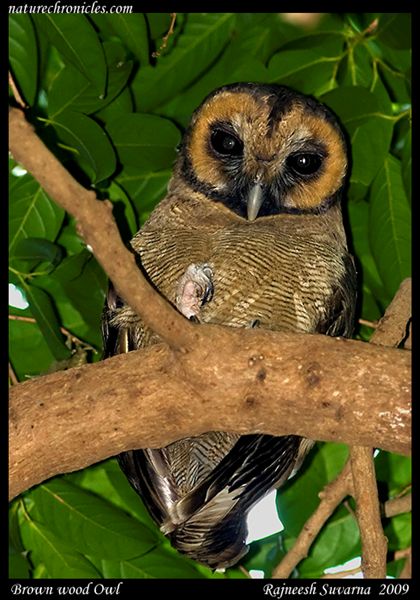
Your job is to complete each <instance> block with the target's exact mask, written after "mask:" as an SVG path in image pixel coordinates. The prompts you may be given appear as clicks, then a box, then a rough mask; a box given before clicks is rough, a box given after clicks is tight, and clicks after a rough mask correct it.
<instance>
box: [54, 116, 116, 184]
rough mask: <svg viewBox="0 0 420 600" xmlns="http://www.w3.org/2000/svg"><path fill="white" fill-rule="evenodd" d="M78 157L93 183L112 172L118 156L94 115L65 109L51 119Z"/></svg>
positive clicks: (76, 158)
mask: <svg viewBox="0 0 420 600" xmlns="http://www.w3.org/2000/svg"><path fill="white" fill-rule="evenodd" d="M49 123H50V124H51V125H53V126H54V129H55V130H56V131H57V134H58V136H59V138H60V140H61V141H62V142H64V144H66V145H68V146H70V149H71V151H72V153H73V156H74V158H75V160H76V161H77V162H78V164H79V165H80V166H81V167H82V168H83V169H85V170H86V171H87V172H88V175H89V177H90V178H91V179H92V183H97V182H99V181H102V180H104V179H106V178H107V177H109V176H110V175H112V174H113V173H114V171H115V168H116V157H115V153H114V150H113V148H112V145H111V143H110V141H109V139H108V136H107V135H106V133H105V131H104V130H103V129H102V128H101V127H100V125H98V124H97V123H96V122H95V121H94V120H93V119H91V118H89V117H87V116H86V115H83V114H82V113H79V112H74V111H72V110H64V111H62V112H61V113H60V114H59V115H58V116H57V117H56V118H54V119H51V120H50V121H49Z"/></svg>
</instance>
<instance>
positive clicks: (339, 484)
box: [272, 461, 353, 579]
mask: <svg viewBox="0 0 420 600" xmlns="http://www.w3.org/2000/svg"><path fill="white" fill-rule="evenodd" d="M352 483H353V479H352V473H351V464H350V461H347V463H346V464H345V466H344V468H343V470H342V471H341V473H340V474H339V475H337V477H336V479H334V481H332V482H331V483H329V484H328V485H326V486H325V487H324V489H323V490H322V492H320V493H319V497H320V499H321V502H320V503H319V505H318V507H317V508H316V510H315V511H314V512H313V513H312V515H311V516H310V517H309V519H308V520H307V521H306V523H305V525H304V526H303V528H302V531H301V532H300V534H299V535H298V537H297V539H296V542H295V543H294V545H293V547H292V548H291V549H290V550H289V552H288V553H287V554H286V556H285V557H284V558H283V560H282V561H281V562H280V564H279V565H278V566H277V567H276V568H275V569H274V571H273V574H272V578H273V579H286V578H287V577H289V575H290V574H291V573H292V571H293V569H294V568H295V567H296V566H297V565H298V564H299V563H300V561H301V560H303V559H304V558H306V557H307V556H308V552H309V548H310V547H311V545H312V543H313V541H314V540H315V538H316V536H317V535H318V533H319V532H320V531H321V529H322V528H323V526H324V525H325V523H326V522H327V521H328V519H329V518H330V516H331V515H332V514H333V512H334V511H335V509H336V508H337V506H338V505H339V504H341V502H342V501H343V500H344V498H345V497H346V496H348V495H349V494H351V491H352Z"/></svg>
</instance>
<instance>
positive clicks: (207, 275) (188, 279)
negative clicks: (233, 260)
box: [175, 263, 214, 323]
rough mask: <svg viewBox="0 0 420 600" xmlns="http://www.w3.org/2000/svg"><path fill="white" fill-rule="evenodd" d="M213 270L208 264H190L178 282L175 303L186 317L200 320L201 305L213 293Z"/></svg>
mask: <svg viewBox="0 0 420 600" xmlns="http://www.w3.org/2000/svg"><path fill="white" fill-rule="evenodd" d="M212 279H213V271H212V270H211V268H210V267H209V265H208V264H206V263H202V264H191V265H190V266H189V267H188V269H187V270H186V271H185V273H184V275H183V276H182V277H181V279H180V280H179V283H178V287H177V291H176V296H175V305H176V307H177V309H178V310H179V312H180V313H182V314H183V315H184V316H185V317H187V319H190V320H191V321H194V322H198V323H199V322H200V320H199V318H198V315H199V313H200V309H201V307H202V306H203V305H204V304H206V303H207V302H209V301H210V300H211V299H212V297H213V293H214V286H213V281H212Z"/></svg>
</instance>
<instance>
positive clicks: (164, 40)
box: [152, 13, 176, 58]
mask: <svg viewBox="0 0 420 600" xmlns="http://www.w3.org/2000/svg"><path fill="white" fill-rule="evenodd" d="M170 15H171V24H170V25H169V29H168V32H167V34H166V35H164V36H163V38H162V43H161V45H160V46H159V49H158V50H156V52H153V53H152V56H153V58H157V57H158V56H160V54H161V52H162V50H164V49H165V48H166V46H167V44H168V40H169V38H170V37H171V35H172V34H173V32H174V28H175V21H176V13H170Z"/></svg>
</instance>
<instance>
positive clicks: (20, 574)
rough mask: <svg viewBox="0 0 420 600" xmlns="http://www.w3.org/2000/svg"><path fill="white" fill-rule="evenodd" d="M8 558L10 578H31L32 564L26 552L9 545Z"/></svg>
mask: <svg viewBox="0 0 420 600" xmlns="http://www.w3.org/2000/svg"><path fill="white" fill-rule="evenodd" d="M8 558H9V577H10V579H29V576H30V574H29V572H30V564H29V561H28V559H27V557H26V556H25V554H24V553H23V552H18V551H17V550H16V549H15V548H14V547H13V546H9V557H8Z"/></svg>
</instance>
